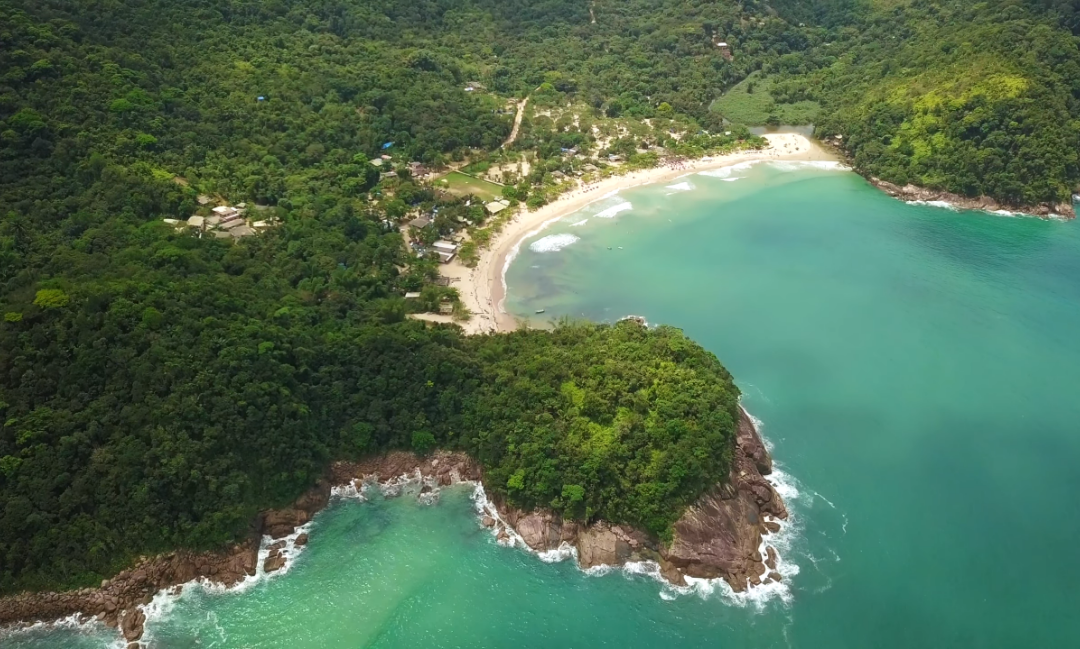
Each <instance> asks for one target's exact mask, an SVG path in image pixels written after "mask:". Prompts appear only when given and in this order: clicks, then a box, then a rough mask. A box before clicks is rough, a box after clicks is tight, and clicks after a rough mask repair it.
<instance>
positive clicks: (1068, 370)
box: [0, 164, 1080, 649]
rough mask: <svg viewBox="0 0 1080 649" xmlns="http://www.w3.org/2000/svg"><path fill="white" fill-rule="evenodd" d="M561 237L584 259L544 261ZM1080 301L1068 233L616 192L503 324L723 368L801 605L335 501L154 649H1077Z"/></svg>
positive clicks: (836, 181) (850, 194)
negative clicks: (644, 341)
mask: <svg viewBox="0 0 1080 649" xmlns="http://www.w3.org/2000/svg"><path fill="white" fill-rule="evenodd" d="M672 185H683V186H682V187H678V188H672ZM623 203H629V204H630V206H631V207H630V208H619V209H617V210H616V209H614V208H616V207H618V206H620V205H622V204H623ZM604 212H606V213H607V214H610V215H611V218H597V217H596V216H595V215H597V214H601V213H604ZM581 221H584V223H581ZM575 223H579V225H574V224H575ZM555 235H572V237H573V240H571V238H569V237H564V238H562V239H561V240H559V241H561V242H562V243H561V244H560V245H557V246H555V245H544V244H542V245H538V246H536V247H535V249H534V248H533V246H532V244H534V243H536V242H538V241H540V240H541V239H543V238H544V237H549V236H555ZM549 241H550V240H549ZM566 242H569V243H566ZM609 248H610V250H609ZM1078 278H1080V231H1078V230H1077V227H1076V225H1075V224H1074V223H1072V222H1070V223H1059V222H1047V221H1041V220H1036V219H1028V218H1005V217H1000V216H992V215H987V214H980V213H969V212H951V211H948V210H945V209H940V208H934V207H928V206H913V205H906V204H904V203H902V202H898V201H895V200H892V199H890V198H888V197H886V196H884V195H882V194H880V193H879V192H877V191H876V190H874V189H873V188H871V187H870V186H868V185H867V184H866V183H865V181H863V180H862V179H861V178H859V177H858V176H856V175H855V174H852V173H848V172H843V171H837V170H828V169H819V168H815V167H812V166H805V165H766V164H762V165H756V166H752V167H747V168H741V169H735V170H731V171H728V172H726V174H725V173H722V172H717V173H716V174H715V175H712V176H705V175H692V176H687V177H686V178H682V179H680V180H679V181H678V182H677V183H669V184H668V185H666V186H648V187H640V188H635V189H633V190H628V191H624V192H622V193H621V194H619V195H618V196H613V197H610V198H608V199H606V200H605V201H603V202H600V203H597V204H595V205H593V206H590V207H589V208H587V209H585V210H583V211H582V212H581V213H579V214H575V215H572V216H571V217H568V218H566V219H564V220H563V221H560V222H559V223H556V224H553V225H552V226H551V227H550V228H548V229H547V230H545V231H544V232H543V233H541V234H540V235H537V236H536V237H534V238H533V239H531V240H529V241H526V242H525V243H524V244H523V245H522V246H521V252H520V254H519V256H518V257H517V259H516V260H515V261H514V262H513V264H511V266H510V269H509V273H508V276H507V284H508V287H509V298H508V301H507V305H506V306H507V308H508V310H510V311H512V312H513V313H516V314H519V315H522V316H530V317H533V318H534V319H537V318H539V319H540V324H542V323H543V322H546V319H547V318H550V317H559V316H564V315H565V316H572V317H588V318H591V319H597V320H614V319H617V318H619V317H622V316H624V315H628V314H637V315H642V316H644V317H645V318H646V319H647V320H648V321H649V322H651V323H666V324H671V325H674V326H677V327H680V328H683V329H684V330H685V331H686V332H687V333H688V334H689V335H690V336H691V337H693V338H694V339H695V340H697V341H699V342H701V343H702V344H703V345H705V346H706V347H707V348H708V349H710V350H711V351H713V352H714V353H716V354H717V356H718V357H719V358H720V359H721V360H722V361H723V362H724V364H725V365H726V366H727V367H728V368H729V369H730V370H731V371H732V373H733V374H734V376H735V377H736V380H737V382H738V384H739V385H740V387H741V389H742V390H743V392H744V398H743V401H744V404H745V405H746V406H747V408H748V409H749V410H750V412H752V413H754V414H755V415H756V416H757V417H758V418H759V419H761V420H762V422H763V434H764V436H765V437H766V438H767V439H769V440H770V441H771V442H772V444H773V445H774V448H773V455H774V458H775V459H776V461H777V463H778V465H779V467H780V468H781V470H782V471H783V473H784V474H785V475H786V480H787V485H786V490H787V493H785V494H784V496H785V502H787V504H788V506H789V508H790V509H791V511H792V515H793V527H794V535H793V536H792V537H791V540H790V546H789V547H787V548H785V549H784V557H785V559H786V560H789V561H792V562H793V563H794V564H795V565H798V566H799V572H798V574H797V575H793V576H792V577H791V578H790V579H788V580H786V582H785V585H786V587H787V589H788V591H787V596H786V597H780V596H773V597H771V598H769V599H764V601H761V600H736V599H733V598H731V597H729V596H726V595H725V594H724V593H723V592H721V591H719V590H718V591H715V592H713V593H711V594H703V593H693V594H687V595H679V594H677V593H673V592H672V591H670V590H668V589H665V587H664V586H662V585H661V584H659V583H657V582H655V581H654V580H652V579H650V578H648V577H644V576H639V575H628V574H626V573H623V572H612V573H609V574H606V575H586V574H583V573H581V572H580V571H579V570H577V569H576V567H574V566H573V564H572V563H571V562H561V563H553V564H548V563H544V562H542V561H540V560H539V559H538V558H537V557H535V556H533V555H530V554H527V553H524V552H522V551H519V550H510V549H505V548H502V547H499V546H498V545H496V544H495V543H494V542H493V540H492V538H491V535H490V534H489V533H488V532H486V531H485V530H483V529H481V528H480V527H479V525H478V524H477V521H476V518H475V516H474V515H473V509H472V504H471V502H470V500H469V495H470V494H469V490H468V488H458V489H456V490H447V491H445V492H444V493H443V495H442V499H441V502H440V503H439V504H438V505H435V506H423V505H420V504H418V503H417V502H416V499H415V498H412V497H409V496H404V497H401V498H398V499H392V500H383V499H380V498H378V497H375V498H372V500H371V501H370V502H366V503H360V502H357V501H354V500H343V501H340V502H338V503H337V504H336V505H334V506H333V507H331V508H330V509H328V510H326V511H324V512H323V513H322V514H320V515H319V516H318V517H317V518H316V520H315V522H314V523H313V526H312V531H311V542H310V546H309V547H308V548H307V549H306V550H305V551H304V552H303V553H302V554H301V555H300V557H299V558H298V559H297V561H296V563H295V564H294V565H293V566H292V567H291V568H290V570H289V572H288V573H286V574H284V575H280V576H276V577H273V578H271V579H269V580H266V581H264V582H261V583H260V584H258V585H256V586H255V587H253V588H251V589H249V590H247V591H246V592H243V593H240V594H216V593H205V592H201V591H199V590H198V589H191V590H189V591H188V592H186V593H185V594H184V595H183V596H182V597H180V598H179V599H177V600H175V601H174V602H172V604H171V606H170V607H167V608H166V609H163V610H162V611H161V612H160V614H159V615H158V616H157V617H155V618H154V619H153V621H152V622H151V623H150V624H148V626H147V629H148V631H147V633H148V635H147V638H146V639H147V640H148V641H149V642H150V646H152V647H161V648H163V649H173V648H185V649H186V648H189V647H190V648H193V647H324V646H325V647H361V646H364V647H427V646H430V647H455V646H477V647H479V646H484V647H503V646H507V647H510V646H515V647H547V646H567V647H592V646H611V647H656V646H680V647H684V646H685V647H718V646H720V647H724V646H730V647H811V648H816V647H852V648H855V647H870V646H872V647H888V648H892V647H896V648H901V647H912V646H930V647H938V646H957V647H1002V648H1004V647H1017V646H1036V645H1039V644H1048V645H1052V646H1069V645H1072V644H1075V643H1076V642H1077V640H1078V639H1080V628H1078V622H1077V621H1076V620H1075V615H1074V609H1075V602H1076V597H1075V584H1076V582H1077V580H1078V578H1080V568H1077V566H1076V565H1075V561H1073V560H1072V557H1074V556H1075V550H1074V547H1075V539H1076V538H1077V536H1078V534H1080V522H1078V521H1076V520H1075V518H1074V517H1073V516H1072V513H1073V512H1074V511H1075V509H1076V507H1075V500H1076V499H1075V494H1076V493H1077V491H1078V488H1080V474H1078V472H1077V471H1076V470H1075V466H1077V463H1078V460H1080V434H1078V433H1077V426H1076V423H1075V422H1076V421H1078V420H1080V403H1078V400H1077V399H1076V398H1075V390H1076V387H1077V386H1078V385H1080V345H1078V344H1077V342H1076V332H1077V331H1080V279H1078ZM541 308H543V309H545V313H544V314H543V315H542V316H539V317H537V316H535V313H534V312H535V311H536V310H538V309H541ZM115 644H116V641H115V636H113V635H111V634H110V633H108V632H105V631H104V630H101V629H97V630H94V629H92V628H91V629H84V630H71V629H63V628H55V629H40V630H38V631H34V632H29V633H22V634H15V635H9V636H0V645H2V646H4V647H5V648H6V647H9V646H11V647H19V648H20V649H22V648H30V647H32V648H34V649H45V648H47V649H54V648H56V647H78V648H79V649H82V647H95V648H96V647H104V646H115Z"/></svg>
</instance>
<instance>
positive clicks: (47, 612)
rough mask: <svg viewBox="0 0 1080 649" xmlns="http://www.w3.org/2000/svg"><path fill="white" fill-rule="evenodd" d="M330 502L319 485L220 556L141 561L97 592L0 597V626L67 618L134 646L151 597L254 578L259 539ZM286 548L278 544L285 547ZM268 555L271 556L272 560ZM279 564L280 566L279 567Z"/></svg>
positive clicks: (265, 517)
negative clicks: (202, 581)
mask: <svg viewBox="0 0 1080 649" xmlns="http://www.w3.org/2000/svg"><path fill="white" fill-rule="evenodd" d="M329 499H330V483H329V482H326V481H320V482H319V483H318V484H317V485H316V486H315V487H314V488H312V489H311V490H309V491H307V492H306V493H304V495H302V496H301V497H300V498H298V499H297V501H296V502H295V503H293V504H292V506H291V507H289V508H286V509H283V510H276V511H267V512H263V513H262V514H260V515H259V517H258V518H257V519H256V520H255V521H254V523H253V525H252V528H251V534H250V535H249V537H248V539H247V540H245V541H244V542H242V543H238V544H236V545H233V546H231V547H229V548H226V549H224V550H223V551H220V552H202V553H196V552H188V551H177V552H170V553H168V554H163V555H159V556H156V557H152V558H143V559H142V560H141V561H139V562H138V563H137V564H136V565H135V566H134V567H132V568H129V569H128V570H125V571H123V572H121V573H120V574H118V575H116V576H115V577H113V578H112V579H108V580H105V581H103V582H102V583H101V586H100V587H99V588H83V589H80V590H74V591H67V592H62V593H22V594H20V595H14V596H11V597H4V598H0V625H2V624H11V623H16V622H36V621H49V620H57V619H60V618H65V617H69V616H71V615H80V616H83V617H85V618H87V619H89V618H97V619H98V620H100V621H102V622H104V623H105V624H107V625H109V626H111V627H113V628H118V629H119V631H120V632H121V633H122V634H123V636H124V639H125V640H127V641H128V642H129V643H130V644H129V646H138V640H139V639H140V638H141V637H142V633H143V624H144V623H145V621H146V616H145V614H144V613H143V612H142V611H141V610H139V608H138V607H139V606H140V605H142V604H148V603H149V602H150V600H151V599H153V597H154V595H155V594H156V593H157V592H159V591H161V590H165V589H167V588H171V587H174V586H178V585H179V584H183V583H186V582H189V581H191V580H193V579H197V578H206V579H209V580H210V581H213V582H216V583H219V584H222V585H224V586H226V587H228V586H234V585H236V584H237V583H239V582H241V581H243V580H244V579H245V578H246V577H248V576H252V575H254V574H256V565H257V563H258V559H259V540H260V539H261V538H262V536H263V534H269V535H270V536H272V537H274V538H278V537H281V536H287V535H288V534H291V533H292V532H293V531H294V529H295V527H297V526H299V525H302V524H304V523H306V522H308V521H310V520H311V517H312V516H314V514H315V513H316V512H317V511H319V510H320V509H322V508H323V507H325V506H326V503H327V502H329ZM283 545H284V544H282V546H283ZM274 554H275V553H274V552H271V555H274ZM279 561H280V565H279ZM284 562H285V559H284V557H282V556H281V552H280V549H278V550H277V553H276V558H274V559H273V560H272V561H271V559H269V558H268V559H267V561H266V562H265V563H264V569H265V570H267V571H268V572H269V571H271V570H277V569H280V568H281V567H282V566H283V565H284Z"/></svg>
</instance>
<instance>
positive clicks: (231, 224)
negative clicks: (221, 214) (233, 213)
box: [218, 219, 244, 230]
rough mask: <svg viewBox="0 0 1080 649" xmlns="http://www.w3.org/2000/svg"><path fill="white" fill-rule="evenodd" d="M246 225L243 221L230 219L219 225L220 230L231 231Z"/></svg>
mask: <svg viewBox="0 0 1080 649" xmlns="http://www.w3.org/2000/svg"><path fill="white" fill-rule="evenodd" d="M241 225H244V222H243V221H242V220H241V219H229V220H226V221H222V222H221V223H219V224H218V230H231V229H233V228H238V227H240V226H241Z"/></svg>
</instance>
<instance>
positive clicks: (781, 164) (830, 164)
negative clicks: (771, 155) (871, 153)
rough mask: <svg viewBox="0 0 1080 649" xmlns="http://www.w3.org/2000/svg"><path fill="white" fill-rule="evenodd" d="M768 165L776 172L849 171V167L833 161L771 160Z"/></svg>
mask: <svg viewBox="0 0 1080 649" xmlns="http://www.w3.org/2000/svg"><path fill="white" fill-rule="evenodd" d="M768 164H769V166H770V167H772V168H773V169H776V170H778V171H798V170H799V169H821V170H822V171H850V170H851V167H848V166H847V165H845V164H843V163H841V162H837V161H835V160H771V161H768Z"/></svg>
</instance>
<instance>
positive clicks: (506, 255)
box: [418, 133, 838, 334]
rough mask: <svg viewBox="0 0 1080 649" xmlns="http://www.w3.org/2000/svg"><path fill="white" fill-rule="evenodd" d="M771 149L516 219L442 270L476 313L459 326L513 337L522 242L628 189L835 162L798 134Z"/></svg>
mask: <svg viewBox="0 0 1080 649" xmlns="http://www.w3.org/2000/svg"><path fill="white" fill-rule="evenodd" d="M764 137H765V138H766V139H767V140H768V141H769V146H768V147H766V148H764V149H756V150H749V151H740V152H737V153H731V154H727V155H723V156H715V157H706V158H701V159H700V160H689V161H686V162H684V163H682V164H679V165H675V166H661V167H654V168H652V169H641V170H637V171H632V172H630V173H627V174H625V175H621V176H612V177H610V178H605V179H603V180H600V181H597V182H594V183H590V184H588V185H584V186H579V187H577V188H575V189H573V190H571V191H569V192H567V193H565V194H563V195H561V196H560V197H559V198H558V199H556V200H555V201H552V202H551V203H548V204H547V205H544V206H543V207H540V208H539V209H535V210H529V211H523V212H521V213H519V214H517V215H516V216H515V217H514V218H513V219H512V220H511V221H510V222H509V223H507V225H506V226H505V227H504V228H503V230H502V231H501V232H499V233H498V234H497V235H496V236H495V237H494V239H493V240H492V241H491V244H490V245H489V246H488V247H487V248H485V249H484V250H481V251H480V255H479V260H478V262H477V264H476V267H475V268H469V267H467V266H465V265H464V264H462V263H461V262H460V261H459V260H456V259H455V260H454V261H452V262H450V263H448V264H446V265H444V266H443V268H442V274H443V275H444V276H446V277H449V278H450V279H451V280H452V281H454V282H455V283H454V284H453V285H454V286H455V287H456V288H457V289H458V292H459V294H460V297H461V301H462V302H463V303H464V304H465V306H466V307H467V308H468V309H469V311H470V312H471V313H472V316H471V317H470V318H469V320H468V321H465V322H459V323H457V324H459V325H460V326H461V327H462V328H463V329H464V330H465V333H467V334H484V333H498V332H506V331H513V330H515V329H517V327H518V323H517V321H516V320H515V319H514V317H513V316H512V315H510V314H509V313H507V312H506V311H505V309H504V307H503V301H504V300H505V299H506V285H505V279H504V278H505V274H506V268H507V266H508V265H509V262H510V261H512V260H513V258H514V256H515V255H516V254H517V250H518V248H519V246H520V245H521V242H522V241H523V240H524V239H526V238H528V237H529V236H531V235H533V234H535V233H536V232H538V231H540V230H542V229H543V228H544V227H546V225H548V224H549V223H553V222H555V221H557V220H558V219H560V218H562V217H564V216H566V215H568V214H572V213H574V212H576V211H578V210H580V209H582V208H584V207H586V206H588V205H589V204H591V203H594V202H596V201H599V200H602V199H604V198H607V197H609V196H610V195H612V194H614V193H616V192H619V191H621V190H624V189H629V188H631V187H636V186H638V185H648V184H654V183H662V182H667V181H670V180H674V179H676V178H678V177H680V176H684V175H687V174H692V173H696V172H699V171H707V170H709V169H717V168H720V167H727V166H730V165H734V164H738V163H742V162H760V161H769V160H790V161H836V160H837V159H838V158H837V156H836V155H835V154H833V153H831V152H829V151H826V150H825V149H824V148H822V147H821V146H819V145H818V144H817V143H815V142H813V141H811V140H810V139H808V138H806V137H805V136H803V135H800V134H798V133H770V134H767V135H765V136H764ZM418 316H419V317H418V319H422V320H428V321H434V322H452V320H451V319H450V318H449V317H448V316H441V317H440V316H431V315H428V314H418Z"/></svg>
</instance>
